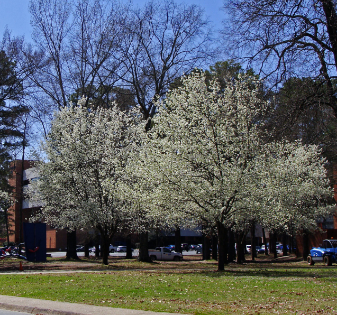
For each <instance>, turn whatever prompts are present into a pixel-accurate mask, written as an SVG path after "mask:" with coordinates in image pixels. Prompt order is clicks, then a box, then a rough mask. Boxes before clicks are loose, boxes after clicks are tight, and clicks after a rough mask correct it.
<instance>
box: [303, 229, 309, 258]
mask: <svg viewBox="0 0 337 315" xmlns="http://www.w3.org/2000/svg"><path fill="white" fill-rule="evenodd" d="M309 252H310V251H309V235H308V233H307V231H303V260H307V257H308V255H309Z"/></svg>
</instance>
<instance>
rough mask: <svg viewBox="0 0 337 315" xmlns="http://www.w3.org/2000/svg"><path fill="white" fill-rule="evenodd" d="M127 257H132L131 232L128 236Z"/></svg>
mask: <svg viewBox="0 0 337 315" xmlns="http://www.w3.org/2000/svg"><path fill="white" fill-rule="evenodd" d="M126 259H132V250H131V234H129V235H128V236H127V238H126Z"/></svg>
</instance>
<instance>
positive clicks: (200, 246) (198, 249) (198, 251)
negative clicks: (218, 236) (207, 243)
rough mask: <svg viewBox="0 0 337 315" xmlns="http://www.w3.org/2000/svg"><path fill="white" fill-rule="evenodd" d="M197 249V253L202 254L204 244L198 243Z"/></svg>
mask: <svg viewBox="0 0 337 315" xmlns="http://www.w3.org/2000/svg"><path fill="white" fill-rule="evenodd" d="M196 250H197V254H201V253H202V244H198V245H197V248H196Z"/></svg>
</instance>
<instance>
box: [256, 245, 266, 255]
mask: <svg viewBox="0 0 337 315" xmlns="http://www.w3.org/2000/svg"><path fill="white" fill-rule="evenodd" d="M255 248H256V253H257V254H263V253H264V249H262V247H261V246H255Z"/></svg>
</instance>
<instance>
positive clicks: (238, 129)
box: [139, 73, 323, 270]
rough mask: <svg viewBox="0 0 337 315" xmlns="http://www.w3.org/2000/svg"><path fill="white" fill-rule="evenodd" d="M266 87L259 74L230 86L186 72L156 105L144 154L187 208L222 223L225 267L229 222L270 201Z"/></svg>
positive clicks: (144, 161) (153, 174) (153, 175)
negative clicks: (265, 180)
mask: <svg viewBox="0 0 337 315" xmlns="http://www.w3.org/2000/svg"><path fill="white" fill-rule="evenodd" d="M259 93H260V92H259V82H258V81H256V80H255V78H254V77H253V78H251V77H249V76H243V77H240V76H239V79H238V80H236V81H232V82H231V83H230V82H229V83H228V85H227V86H226V88H225V89H224V91H223V92H221V88H220V86H219V84H218V83H217V82H213V83H212V84H210V85H207V84H206V83H205V76H204V74H202V73H195V74H193V75H190V76H188V77H186V79H185V80H184V81H183V86H182V87H180V88H178V89H175V90H173V91H172V92H170V93H169V95H168V96H167V98H166V99H165V101H164V102H162V103H160V104H157V105H158V106H159V112H158V115H157V116H156V117H155V121H154V123H155V124H154V127H153V129H152V130H151V131H150V132H149V141H148V144H147V145H144V146H143V151H142V152H143V153H142V154H141V157H140V159H139V163H141V165H142V168H143V169H145V170H146V171H144V172H145V173H146V174H147V175H148V177H149V178H150V180H151V182H152V183H153V182H155V183H157V184H158V187H161V188H162V189H165V190H170V191H171V192H172V194H173V196H175V197H176V198H178V199H179V200H180V203H181V204H184V207H183V209H182V211H183V212H185V213H187V214H188V215H189V216H190V217H198V218H199V219H206V220H207V221H208V222H213V224H214V225H215V226H216V227H217V232H218V249H219V260H218V269H219V270H223V269H224V264H225V262H226V257H225V249H224V247H225V244H224V239H225V237H224V232H225V229H226V227H228V226H232V225H233V224H234V225H235V224H236V225H237V228H238V229H239V228H240V224H241V223H242V222H246V220H247V219H250V218H256V219H258V218H259V215H260V209H261V208H262V207H263V206H264V203H267V201H268V199H266V198H265V196H268V194H267V193H266V191H265V190H264V187H263V185H262V182H261V180H262V179H261V176H260V172H261V163H262V162H261V161H264V160H266V159H268V158H270V156H269V155H270V154H269V153H268V152H269V151H268V150H266V144H265V142H264V139H263V137H262V131H261V130H262V129H263V128H261V125H262V124H263V120H262V117H263V114H264V112H265V110H266V109H267V107H268V104H267V103H266V102H263V101H261V99H260V98H259V97H258V96H259ZM268 145H269V146H272V145H273V144H268ZM275 145H276V143H275ZM304 151H305V150H304ZM150 162H151V163H150ZM315 162H316V164H315V165H317V167H323V166H322V163H320V160H318V161H315ZM272 175H273V174H271V175H269V176H272ZM289 176H296V174H295V173H291V174H289ZM322 180H323V179H322ZM304 186H305V185H304ZM271 189H272V188H271ZM280 193H282V192H280ZM261 194H262V195H263V197H262V198H261ZM162 196H167V194H163V195H162ZM154 197H160V195H157V196H154ZM270 209H272V208H270ZM273 215H275V214H273Z"/></svg>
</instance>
